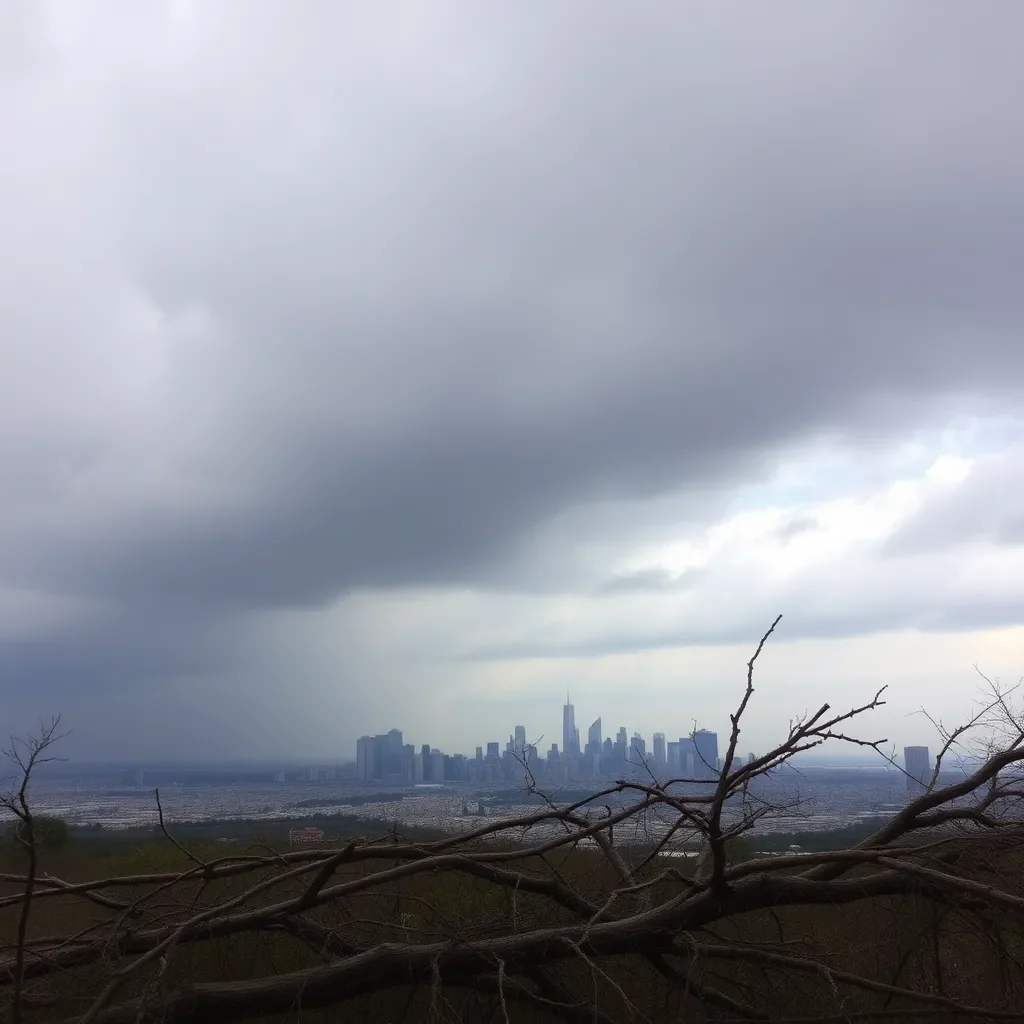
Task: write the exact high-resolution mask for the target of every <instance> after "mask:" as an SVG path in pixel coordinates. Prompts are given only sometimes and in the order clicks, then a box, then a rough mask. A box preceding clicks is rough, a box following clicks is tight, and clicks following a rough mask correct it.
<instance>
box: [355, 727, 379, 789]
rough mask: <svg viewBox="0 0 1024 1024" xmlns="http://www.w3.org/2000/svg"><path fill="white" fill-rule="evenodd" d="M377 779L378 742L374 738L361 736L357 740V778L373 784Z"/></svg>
mask: <svg viewBox="0 0 1024 1024" xmlns="http://www.w3.org/2000/svg"><path fill="white" fill-rule="evenodd" d="M376 777H377V775H376V742H375V740H374V737H373V736H360V737H359V739H358V740H356V778H357V779H358V780H359V781H360V782H372V781H373V780H374V779H375V778H376Z"/></svg>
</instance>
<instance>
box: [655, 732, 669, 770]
mask: <svg viewBox="0 0 1024 1024" xmlns="http://www.w3.org/2000/svg"><path fill="white" fill-rule="evenodd" d="M654 760H655V763H657V764H659V765H664V764H665V763H666V757H665V734H664V733H663V732H656V733H655V734H654Z"/></svg>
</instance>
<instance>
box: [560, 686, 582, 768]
mask: <svg viewBox="0 0 1024 1024" xmlns="http://www.w3.org/2000/svg"><path fill="white" fill-rule="evenodd" d="M574 747H575V748H577V749H575V750H574V749H573V748H574ZM578 748H579V733H578V732H577V731H576V709H575V708H574V707H573V706H572V704H570V703H569V691H568V690H566V693H565V707H563V708H562V751H563V753H566V754H574V753H579V749H578Z"/></svg>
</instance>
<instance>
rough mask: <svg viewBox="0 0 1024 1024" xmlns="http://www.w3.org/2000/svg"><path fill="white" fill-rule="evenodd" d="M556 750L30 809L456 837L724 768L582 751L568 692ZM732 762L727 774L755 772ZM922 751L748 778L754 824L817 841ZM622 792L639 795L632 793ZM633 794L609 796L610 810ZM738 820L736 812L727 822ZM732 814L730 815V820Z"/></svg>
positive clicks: (879, 800)
mask: <svg viewBox="0 0 1024 1024" xmlns="http://www.w3.org/2000/svg"><path fill="white" fill-rule="evenodd" d="M561 726H562V732H561V739H562V742H561V744H558V743H551V744H550V746H549V748H548V749H547V750H544V751H542V750H540V749H539V748H538V746H537V745H536V744H534V743H532V742H531V741H530V740H529V739H528V736H529V733H528V732H527V727H526V726H525V725H523V724H517V725H515V726H513V728H512V730H511V732H510V734H509V737H508V739H507V741H506V742H505V743H504V744H502V743H500V742H498V741H493V740H488V741H486V742H485V743H483V744H480V745H478V746H477V747H476V749H475V751H474V753H472V754H465V753H446V752H443V751H441V750H440V749H438V748H436V747H432V746H431V745H430V744H429V743H421V744H420V745H416V744H413V743H406V742H405V735H404V733H403V731H402V730H401V729H398V728H392V729H389V730H388V731H387V732H382V733H378V734H374V735H365V736H363V737H360V738H359V740H358V741H357V745H356V751H355V757H354V758H351V757H350V758H341V759H339V760H338V762H336V763H333V764H314V765H301V764H296V763H294V762H293V763H287V764H280V763H279V764H272V763H263V764H258V763H250V764H219V765H218V764H210V765H203V764H163V763H153V764H148V765H147V764H143V765H132V766H125V765H113V764H102V763H81V764H75V763H73V762H72V763H68V764H59V765H52V766H47V768H48V770H47V771H43V772H41V773H40V774H39V776H38V777H37V779H36V780H35V781H34V784H33V790H32V792H33V799H34V800H35V801H36V804H37V806H38V808H39V810H41V811H44V812H46V813H50V814H56V815H58V816H60V817H62V818H64V819H65V820H67V821H68V822H69V824H71V825H72V826H75V827H78V828H92V829H97V828H102V829H110V830H115V831H116V830H119V829H130V828H138V827H140V826H147V825H148V826H152V825H153V824H154V821H155V815H156V804H155V800H154V792H153V791H154V790H155V789H160V791H161V804H162V808H163V811H164V814H165V817H166V819H167V820H168V821H171V822H215V821H220V820H236V821H237V820H247V821H251V822H260V821H294V822H296V823H301V821H302V820H303V819H305V818H309V817H313V816H317V817H319V818H320V819H323V818H324V817H327V818H328V820H329V819H330V817H331V816H342V817H344V816H356V817H358V818H361V819H369V820H370V821H378V822H380V823H381V824H382V825H384V824H385V823H386V824H387V825H389V826H390V825H399V826H405V827H415V828H432V829H442V830H458V829H461V828H465V827H468V826H470V825H472V823H473V822H474V821H476V820H478V819H479V818H480V817H481V816H488V815H490V816H500V817H514V816H515V815H517V814H521V813H524V812H525V811H527V810H528V809H536V805H535V804H533V803H532V802H531V798H532V796H533V794H534V793H543V794H544V795H545V797H546V798H550V799H552V800H554V801H555V802H558V801H559V799H567V798H569V797H571V798H572V799H578V798H579V797H580V796H581V795H583V794H584V793H588V792H590V791H592V790H597V789H599V788H601V787H602V786H606V785H608V784H609V783H614V782H615V781H616V780H632V781H634V782H643V783H645V784H654V783H658V784H664V783H666V782H667V781H668V780H673V779H675V780H679V781H677V782H676V783H675V784H674V785H675V787H676V789H677V790H679V791H684V790H686V789H687V788H689V789H690V790H691V791H692V790H694V789H695V788H696V790H697V791H699V790H700V789H702V788H703V787H705V786H707V785H709V784H711V783H713V782H714V781H715V780H716V779H717V776H718V774H719V773H720V771H721V770H722V768H723V758H724V756H725V751H724V750H723V749H722V744H721V742H720V737H719V734H718V733H717V732H715V731H713V730H711V729H705V728H695V729H694V730H693V731H692V732H691V733H690V734H689V735H688V736H681V737H678V738H673V739H671V740H668V739H667V738H666V733H664V732H655V733H654V734H653V735H652V736H651V737H650V742H649V743H648V739H647V737H645V736H642V735H641V734H640V733H638V732H633V733H632V735H629V733H628V730H627V728H626V727H625V726H618V727H617V728H616V729H615V731H614V734H613V735H605V734H604V730H603V723H602V719H601V718H600V717H598V718H597V719H595V720H594V721H593V722H592V723H591V724H590V725H589V726H588V728H587V731H586V734H585V735H586V740H585V741H584V740H583V735H582V734H581V730H580V727H579V726H578V725H577V723H576V708H575V705H574V704H573V703H572V702H571V700H570V699H569V696H568V694H567V695H566V703H565V704H564V705H563V707H562V721H561ZM756 758H757V754H756V753H755V752H752V751H747V752H745V753H743V754H742V755H741V754H739V753H737V756H736V760H735V763H734V765H733V770H735V769H736V768H737V767H739V766H740V765H741V764H743V763H749V762H754V761H756ZM933 770H934V765H933V763H932V762H931V760H930V753H929V750H928V748H927V747H922V746H913V747H906V748H904V751H903V758H902V765H901V764H900V760H899V759H894V760H892V761H889V760H886V759H885V758H884V757H882V756H879V755H877V754H876V755H875V756H874V757H873V758H866V757H859V758H858V757H851V756H850V754H849V751H847V750H842V749H840V748H839V745H838V744H837V745H836V747H835V749H834V750H833V751H832V752H831V756H827V754H822V755H821V756H817V757H814V756H806V757H800V756H798V757H796V758H795V759H794V760H792V761H790V762H788V763H786V764H785V765H782V766H781V767H779V768H778V769H776V770H775V771H773V772H772V773H770V774H768V775H765V776H761V777H757V778H755V779H754V780H753V781H752V783H751V792H753V793H754V794H756V796H757V798H758V799H761V800H764V801H765V802H766V803H769V802H770V803H772V804H773V805H775V806H776V807H777V810H776V812H775V813H773V814H772V815H770V816H768V817H766V818H765V819H764V820H762V821H761V822H760V823H759V826H758V831H759V832H760V833H761V834H768V833H777V832H791V831H792V832H797V831H822V830H828V829H835V828H841V827H844V826H848V825H850V824H854V823H856V822H858V821H861V820H864V819H875V818H880V817H885V816H887V815H889V814H892V813H894V812H895V811H896V810H898V809H900V808H901V807H902V806H904V804H905V803H906V801H907V799H908V798H909V797H910V796H912V795H915V794H916V793H918V792H920V791H921V790H922V789H923V788H924V786H925V785H926V784H927V783H928V781H929V780H930V778H931V775H932V772H933ZM632 795H635V793H634V794H632ZM630 796H631V794H630V793H629V792H627V793H625V794H617V795H616V794H613V795H612V796H611V797H610V798H609V800H610V802H611V803H619V802H622V801H624V800H626V799H629V798H630ZM737 813H738V812H737ZM727 816H728V815H727Z"/></svg>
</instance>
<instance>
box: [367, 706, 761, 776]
mask: <svg viewBox="0 0 1024 1024" xmlns="http://www.w3.org/2000/svg"><path fill="white" fill-rule="evenodd" d="M580 740H581V737H580V730H579V728H578V727H577V725H576V709H575V707H574V706H573V704H572V702H571V701H570V700H569V695H568V694H566V700H565V705H564V707H563V708H562V744H561V747H559V745H558V744H557V743H552V744H551V747H550V749H549V750H547V751H544V752H541V751H540V750H538V748H537V747H536V746H535V745H533V744H531V743H529V742H528V741H527V738H526V727H525V726H524V725H517V726H516V727H515V729H514V730H513V732H512V734H511V735H510V736H509V738H508V742H507V743H506V744H505V748H504V750H502V749H501V744H500V743H496V742H489V743H487V744H486V745H485V746H479V747H477V748H476V753H475V755H474V756H473V757H467V756H465V755H462V754H444V753H442V752H441V751H440V750H438V749H437V748H436V747H431V746H430V745H429V744H423V745H422V746H421V747H420V748H419V749H417V748H416V747H415V746H413V744H411V743H405V742H404V741H403V736H402V731H401V729H392V730H391V731H390V732H387V733H380V734H378V735H376V736H361V737H360V738H359V740H358V741H357V743H356V769H355V770H356V779H357V780H359V781H361V782H379V783H384V784H390V785H395V786H402V785H417V784H424V783H433V784H442V783H446V782H480V783H487V782H517V781H521V780H522V779H523V777H524V775H525V774H526V772H527V771H529V773H530V774H531V775H532V776H533V777H534V779H536V780H537V781H538V782H540V781H544V782H559V783H565V782H571V781H573V780H584V779H597V778H602V777H616V778H621V777H623V776H629V775H647V774H654V775H655V776H656V777H658V778H664V777H666V776H668V777H683V778H688V779H701V780H708V779H713V778H716V777H717V775H718V773H719V771H720V769H721V759H720V758H719V753H718V734H717V733H714V732H710V731H709V730H707V729H697V730H695V731H694V732H693V733H691V734H690V735H689V736H682V737H680V738H679V739H678V740H671V741H669V742H666V740H665V733H663V732H656V733H654V735H653V737H652V743H651V747H650V749H649V750H648V747H647V741H646V740H645V738H644V737H643V736H641V735H640V733H638V732H634V733H633V735H632V737H629V736H628V734H627V732H626V728H625V726H620V727H619V729H618V731H617V732H616V733H615V736H614V738H613V737H612V736H605V735H604V732H603V729H602V724H601V719H600V718H598V719H596V720H595V721H594V722H593V723H591V725H590V728H589V729H588V730H587V741H586V743H585V744H581V742H580ZM753 760H754V755H753V754H749V755H748V761H753Z"/></svg>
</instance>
